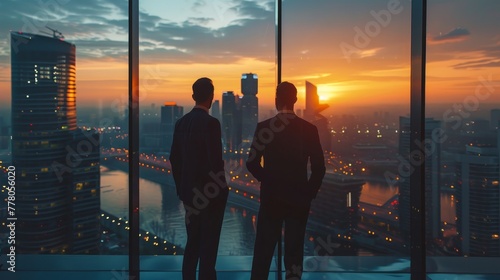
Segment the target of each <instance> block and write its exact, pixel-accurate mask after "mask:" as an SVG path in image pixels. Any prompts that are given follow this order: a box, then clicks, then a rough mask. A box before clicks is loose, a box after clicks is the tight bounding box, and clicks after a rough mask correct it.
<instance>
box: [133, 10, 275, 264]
mask: <svg viewBox="0 0 500 280" xmlns="http://www.w3.org/2000/svg"><path fill="white" fill-rule="evenodd" d="M139 18H140V46H139V48H140V103H141V105H140V151H141V153H140V161H139V167H140V195H141V198H140V204H141V206H140V211H141V214H140V219H141V221H140V225H141V231H144V232H145V233H144V234H145V235H144V234H143V236H141V240H146V241H147V242H145V243H144V245H143V246H142V247H141V254H142V255H143V256H144V257H143V260H144V261H143V262H142V263H143V264H144V265H146V266H148V265H149V264H150V263H153V259H154V257H152V256H151V255H167V257H164V256H162V259H169V260H172V261H173V262H176V263H177V262H180V261H181V260H182V255H183V251H184V246H185V244H186V239H187V235H186V228H185V215H186V214H185V209H184V207H183V204H182V202H181V201H180V200H179V198H178V197H177V193H176V189H175V185H174V182H173V177H172V174H171V169H170V162H169V160H168V159H169V155H170V148H171V145H172V136H173V131H174V125H175V122H176V121H177V120H178V119H179V118H181V117H182V116H183V115H184V114H186V113H188V112H190V111H191V110H192V108H193V106H194V100H193V99H192V97H191V96H192V93H193V92H192V85H193V83H194V82H195V81H196V80H197V79H198V78H201V77H208V78H210V79H211V80H212V81H213V84H214V87H215V97H214V102H213V104H212V107H211V109H210V114H211V115H212V116H214V117H215V118H217V119H218V120H219V122H220V124H221V131H222V145H223V158H224V160H225V163H226V166H225V169H226V174H225V176H226V179H227V182H228V185H229V189H230V195H229V199H228V204H227V207H226V211H225V214H224V221H223V226H222V232H221V242H220V246H219V255H220V257H219V265H220V266H221V269H222V270H233V269H232V264H233V263H234V261H235V260H237V259H238V258H233V256H237V257H242V258H240V259H243V260H245V261H244V263H245V269H246V270H248V269H249V268H250V264H251V258H250V257H251V255H252V254H253V244H254V240H255V228H256V214H257V211H258V207H259V202H258V201H259V185H258V182H257V181H256V180H255V179H254V178H253V177H252V176H251V175H250V174H249V173H248V171H247V170H246V167H245V161H246V158H247V157H248V149H249V147H250V142H251V140H252V139H251V138H252V136H253V133H254V130H255V126H256V124H257V122H258V121H259V120H264V119H265V118H268V117H269V116H270V111H271V110H272V108H273V104H274V88H275V85H276V80H275V77H276V73H275V70H276V66H275V56H276V49H275V1H273V0H268V1H266V0H259V1H237V2H235V1H163V2H161V3H159V2H157V1H146V0H143V1H141V2H140V16H139ZM173 255H176V257H173ZM179 268H180V266H178V267H177V268H176V269H177V270H178V269H179ZM158 269H168V268H159V267H158Z"/></svg>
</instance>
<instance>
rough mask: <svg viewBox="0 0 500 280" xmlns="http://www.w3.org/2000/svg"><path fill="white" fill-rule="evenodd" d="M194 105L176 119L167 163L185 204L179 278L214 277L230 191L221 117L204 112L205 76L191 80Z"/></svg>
mask: <svg viewBox="0 0 500 280" xmlns="http://www.w3.org/2000/svg"><path fill="white" fill-rule="evenodd" d="M192 97H193V99H194V101H195V103H196V104H195V106H194V108H193V110H191V112H189V113H187V114H186V115H185V116H183V117H182V118H180V119H179V120H178V121H177V123H176V124H175V131H174V139H173V142H172V149H171V152H170V163H171V165H172V174H173V176H174V181H175V186H176V188H177V195H178V196H179V198H180V199H181V200H182V202H183V204H184V208H185V210H186V231H187V243H186V248H185V250H184V259H183V263H182V279H184V280H195V279H196V267H197V265H198V260H199V261H200V267H199V279H203V280H214V279H217V273H216V271H215V263H216V259H217V251H218V248H219V238H220V231H221V227H222V220H223V217H224V209H225V207H226V201H227V196H228V188H227V185H226V177H225V172H224V161H223V159H222V142H221V128H220V123H219V121H218V120H217V119H216V118H214V117H212V116H210V115H209V114H208V110H209V109H210V107H211V105H212V100H213V98H214V86H213V84H212V81H211V80H210V79H208V78H200V79H198V80H197V81H196V82H195V83H194V84H193V95H192Z"/></svg>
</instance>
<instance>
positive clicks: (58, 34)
mask: <svg viewBox="0 0 500 280" xmlns="http://www.w3.org/2000/svg"><path fill="white" fill-rule="evenodd" d="M45 28H47V29H49V30H50V31H52V34H50V33H49V32H45V31H40V32H42V33H45V34H48V35H52V37H54V38H57V39H60V40H62V39H64V35H63V34H62V33H61V32H59V30H56V29H53V28H50V27H49V26H47V25H45Z"/></svg>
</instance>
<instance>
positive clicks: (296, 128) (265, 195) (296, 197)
mask: <svg viewBox="0 0 500 280" xmlns="http://www.w3.org/2000/svg"><path fill="white" fill-rule="evenodd" d="M296 101H297V89H296V88H295V86H294V85H293V84H291V83H288V82H283V83H281V84H279V85H278V87H277V89H276V99H275V105H276V109H277V110H278V114H277V115H276V116H275V117H273V118H270V119H268V120H265V121H263V122H261V123H259V124H258V125H257V128H256V130H255V135H254V139H253V142H252V146H251V150H250V155H249V158H248V160H247V168H248V170H249V171H250V172H251V173H252V175H253V176H254V177H255V178H256V179H257V180H259V181H260V182H261V185H260V209H259V215H258V220H257V236H256V239H255V247H254V256H253V263H252V276H251V279H252V280H265V279H267V277H268V274H269V267H270V264H271V260H272V257H273V252H274V248H275V246H276V243H277V242H278V240H281V229H282V224H283V222H284V223H285V269H286V278H287V279H292V278H293V279H300V278H301V276H302V270H303V269H302V263H303V257H304V235H305V230H306V224H307V218H308V215H309V209H310V205H311V200H312V199H314V198H315V197H316V194H317V192H318V190H319V187H320V186H321V182H322V180H323V177H324V175H325V162H324V157H323V150H322V148H321V144H320V140H319V135H318V129H317V128H316V126H314V125H312V124H311V123H309V122H307V121H305V120H303V119H301V118H299V117H298V116H297V115H295V114H294V111H293V107H294V104H295V102H296ZM262 159H263V164H264V165H263V166H262V165H261V160H262ZM308 161H310V163H311V175H310V177H308V172H307V165H308Z"/></svg>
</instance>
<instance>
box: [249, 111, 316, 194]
mask: <svg viewBox="0 0 500 280" xmlns="http://www.w3.org/2000/svg"><path fill="white" fill-rule="evenodd" d="M252 153H253V154H252V155H251V156H250V158H249V160H248V162H247V167H248V170H249V171H250V172H251V173H252V174H253V175H254V176H255V177H256V178H257V179H258V180H259V181H261V201H266V200H276V199H279V200H283V201H286V202H290V203H298V204H303V203H308V202H309V201H310V200H311V199H312V198H314V197H315V196H316V193H317V191H318V189H319V187H320V185H321V180H322V178H323V175H324V173H325V165H324V157H323V151H322V148H321V144H320V142H319V137H318V130H317V128H316V127H315V126H314V125H312V124H311V123H309V122H307V121H305V120H303V119H301V118H299V117H298V116H296V115H295V114H289V113H280V114H278V115H276V116H275V117H273V118H271V119H268V120H265V121H263V122H261V123H259V124H258V125H257V129H256V133H255V137H254V142H253V143H252ZM254 155H255V156H254ZM261 156H262V157H263V158H264V163H263V165H264V166H263V167H261V165H260V163H261V161H260V158H261ZM309 159H310V162H311V177H310V178H309V179H308V172H307V165H308V160H309Z"/></svg>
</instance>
